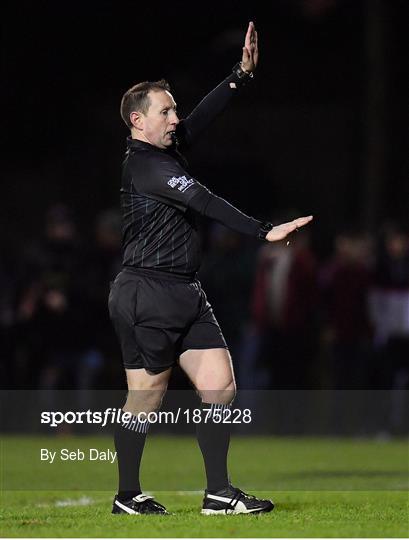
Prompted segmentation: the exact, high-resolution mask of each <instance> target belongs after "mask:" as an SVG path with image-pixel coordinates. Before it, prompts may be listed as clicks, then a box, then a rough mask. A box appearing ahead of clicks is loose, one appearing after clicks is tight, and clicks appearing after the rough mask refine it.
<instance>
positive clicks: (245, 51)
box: [241, 47, 250, 63]
mask: <svg viewBox="0 0 409 540" xmlns="http://www.w3.org/2000/svg"><path fill="white" fill-rule="evenodd" d="M249 59H250V54H249V51H248V49H247V48H246V47H243V56H242V58H241V61H242V62H243V63H246V62H248V61H249Z"/></svg>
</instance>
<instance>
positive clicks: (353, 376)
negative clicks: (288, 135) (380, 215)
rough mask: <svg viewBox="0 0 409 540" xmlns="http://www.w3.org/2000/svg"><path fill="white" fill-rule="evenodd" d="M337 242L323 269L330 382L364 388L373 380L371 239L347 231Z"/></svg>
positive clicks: (333, 386) (325, 337) (340, 386)
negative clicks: (371, 366)
mask: <svg viewBox="0 0 409 540" xmlns="http://www.w3.org/2000/svg"><path fill="white" fill-rule="evenodd" d="M334 244H335V246H334V247H335V253H334V255H333V256H332V258H331V259H330V260H329V261H328V263H327V264H325V265H324V266H323V268H322V271H321V272H320V285H321V290H322V293H323V301H324V312H325V315H326V317H325V318H326V325H325V327H324V328H323V329H322V335H323V337H324V340H325V342H326V344H327V346H328V354H329V359H330V386H331V387H332V388H335V389H347V388H360V389H364V388H367V387H368V384H369V379H368V371H369V356H370V321H369V313H368V296H369V285H370V269H369V261H370V252H369V242H368V239H367V238H365V237H364V236H362V235H360V234H358V233H354V232H344V233H340V234H338V235H337V236H336V238H335V242H334Z"/></svg>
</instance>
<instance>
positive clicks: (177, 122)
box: [170, 111, 180, 126]
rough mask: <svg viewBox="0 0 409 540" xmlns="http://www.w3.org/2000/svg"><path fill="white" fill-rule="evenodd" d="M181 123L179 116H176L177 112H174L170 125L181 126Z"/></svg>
mask: <svg viewBox="0 0 409 540" xmlns="http://www.w3.org/2000/svg"><path fill="white" fill-rule="evenodd" d="M179 122H180V120H179V118H178V115H177V114H176V112H175V111H173V113H172V116H171V118H170V123H171V124H173V125H175V126H177V125H178V124H179Z"/></svg>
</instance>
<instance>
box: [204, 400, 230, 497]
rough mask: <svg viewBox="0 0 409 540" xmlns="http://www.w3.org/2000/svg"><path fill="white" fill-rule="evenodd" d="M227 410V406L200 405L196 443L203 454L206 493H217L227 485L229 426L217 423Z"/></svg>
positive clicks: (217, 404)
mask: <svg viewBox="0 0 409 540" xmlns="http://www.w3.org/2000/svg"><path fill="white" fill-rule="evenodd" d="M229 409H230V406H229V405H222V404H219V403H202V420H201V422H200V423H198V424H197V441H198V443H199V446H200V450H201V451H202V454H203V460H204V464H205V469H206V477H207V489H208V491H219V490H220V489H223V488H226V487H227V486H228V485H229V477H228V473H227V452H228V450H229V443H230V424H229V423H226V422H223V421H219V420H223V418H225V414H226V413H225V411H227V410H229ZM229 420H230V418H229Z"/></svg>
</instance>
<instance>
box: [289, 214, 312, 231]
mask: <svg viewBox="0 0 409 540" xmlns="http://www.w3.org/2000/svg"><path fill="white" fill-rule="evenodd" d="M312 219H313V216H304V217H300V218H297V219H295V220H294V221H293V223H295V228H296V229H298V228H299V227H304V225H307V223H309V222H310V221H311V220H312Z"/></svg>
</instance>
